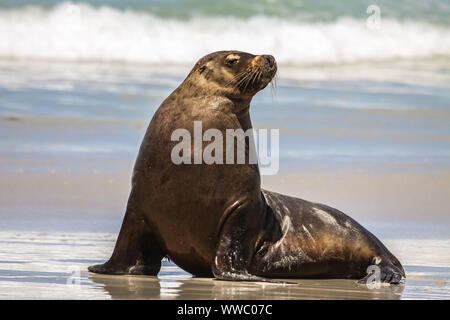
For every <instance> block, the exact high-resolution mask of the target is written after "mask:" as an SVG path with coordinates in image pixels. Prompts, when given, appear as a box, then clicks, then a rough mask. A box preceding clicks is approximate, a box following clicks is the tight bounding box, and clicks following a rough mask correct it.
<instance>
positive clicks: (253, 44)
mask: <svg viewBox="0 0 450 320" xmlns="http://www.w3.org/2000/svg"><path fill="white" fill-rule="evenodd" d="M0 39H1V40H0V58H3V59H35V60H61V61H100V62H123V63H148V64H192V63H193V61H196V60H197V59H198V58H200V57H201V56H203V55H205V54H207V53H209V52H212V51H216V50H224V49H236V50H242V51H248V52H252V53H270V54H273V55H274V56H275V57H276V58H277V60H278V62H279V63H281V64H293V65H302V64H320V63H354V62H361V61H383V60H392V59H417V58H432V57H436V56H446V57H447V56H450V28H448V27H443V26H437V25H431V24H427V23H423V22H412V21H409V22H408V21H402V22H401V21H396V20H389V19H382V20H381V24H380V28H379V29H375V30H374V29H370V28H368V27H367V26H366V21H365V20H357V19H354V18H340V19H338V20H337V21H335V22H328V23H312V22H302V21H300V20H299V21H296V20H292V19H290V20H283V19H281V18H279V17H267V16H253V17H250V18H247V19H238V18H233V17H196V18H191V19H188V20H176V19H165V18H162V17H157V16H154V15H153V14H151V13H144V12H136V11H127V10H118V9H114V8H110V7H100V8H94V7H92V6H90V5H87V4H79V5H74V4H72V3H63V4H61V5H58V6H56V7H53V8H51V9H43V8H39V7H24V8H21V9H9V10H0Z"/></svg>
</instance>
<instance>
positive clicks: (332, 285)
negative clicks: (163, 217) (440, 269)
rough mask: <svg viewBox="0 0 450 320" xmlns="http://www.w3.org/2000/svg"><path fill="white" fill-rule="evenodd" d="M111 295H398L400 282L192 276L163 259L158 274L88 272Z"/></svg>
mask: <svg viewBox="0 0 450 320" xmlns="http://www.w3.org/2000/svg"><path fill="white" fill-rule="evenodd" d="M89 278H90V279H91V280H92V281H93V282H95V283H97V284H101V285H103V288H104V290H105V291H106V292H107V293H108V294H109V295H110V296H111V298H112V299H187V300H193V299H207V300H211V299H214V300H230V299H252V300H253V299H255V300H256V299H262V300H275V299H400V298H401V294H402V292H403V289H404V285H403V284H401V285H397V286H382V287H381V288H380V289H369V288H368V287H366V286H365V285H359V284H357V283H356V281H354V280H341V279H332V280H323V279H322V280H311V279H308V280H302V279H299V280H293V282H296V283H298V284H289V285H279V284H268V283H258V282H235V281H220V280H216V279H212V278H194V277H191V276H190V275H189V274H187V273H185V272H183V271H181V270H180V269H179V268H177V267H176V266H173V265H171V264H170V263H166V265H164V266H163V267H162V270H161V273H160V275H159V276H158V277H147V276H109V275H98V274H93V273H90V274H89Z"/></svg>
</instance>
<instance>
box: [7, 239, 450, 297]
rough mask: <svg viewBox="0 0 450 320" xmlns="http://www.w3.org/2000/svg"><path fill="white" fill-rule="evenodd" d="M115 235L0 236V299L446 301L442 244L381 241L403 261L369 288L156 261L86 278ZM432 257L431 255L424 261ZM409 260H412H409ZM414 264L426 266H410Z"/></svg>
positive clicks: (449, 290) (447, 271)
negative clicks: (234, 274) (278, 280)
mask: <svg viewBox="0 0 450 320" xmlns="http://www.w3.org/2000/svg"><path fill="white" fill-rule="evenodd" d="M115 237H116V235H115V234H111V233H62V232H19V231H17V232H12V231H9V232H5V231H2V232H0V243H1V247H2V250H1V251H0V299H188V300H194V299H225V300H228V299H255V300H257V299H449V298H450V283H449V280H450V267H449V266H448V265H447V262H448V261H449V258H450V240H427V241H424V240H420V241H418V240H385V244H386V245H387V246H388V247H390V248H391V249H393V251H394V252H395V253H396V254H397V256H398V257H399V259H400V260H401V261H403V263H404V265H405V269H406V273H407V280H406V282H405V283H404V284H401V285H396V286H389V285H384V286H381V287H380V288H378V289H376V288H375V289H370V288H368V287H367V286H365V285H360V284H357V283H356V281H355V280H340V279H330V280H302V279H299V280H293V281H294V282H296V283H297V284H289V285H278V284H265V283H257V282H234V281H219V280H214V279H211V278H193V277H191V275H189V274H188V273H186V272H184V271H183V270H181V269H180V268H178V267H177V266H175V265H174V264H172V263H170V262H168V261H164V262H163V267H162V269H161V271H160V273H159V275H158V277H148V276H110V275H98V274H92V273H89V272H88V271H87V269H86V268H87V266H89V265H91V264H95V263H100V262H102V261H104V259H106V258H107V257H109V254H110V252H111V250H112V248H113V245H114V241H115ZM431 253H432V255H431ZM411 257H413V258H411ZM419 261H423V262H427V264H428V265H427V266H420V265H412V264H414V263H417V262H419Z"/></svg>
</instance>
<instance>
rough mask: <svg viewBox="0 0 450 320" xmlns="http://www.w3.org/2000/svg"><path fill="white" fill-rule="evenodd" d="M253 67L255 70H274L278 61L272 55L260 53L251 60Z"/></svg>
mask: <svg viewBox="0 0 450 320" xmlns="http://www.w3.org/2000/svg"><path fill="white" fill-rule="evenodd" d="M251 67H252V69H253V70H254V71H258V70H261V69H262V70H264V71H273V70H274V69H275V70H276V68H277V63H276V61H275V58H274V57H273V56H271V55H260V56H256V57H255V58H253V60H252V62H251Z"/></svg>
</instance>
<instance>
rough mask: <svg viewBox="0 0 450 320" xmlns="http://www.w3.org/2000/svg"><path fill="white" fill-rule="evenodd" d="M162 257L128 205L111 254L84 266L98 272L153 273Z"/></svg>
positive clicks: (151, 237) (154, 242) (150, 234)
mask: <svg viewBox="0 0 450 320" xmlns="http://www.w3.org/2000/svg"><path fill="white" fill-rule="evenodd" d="M163 257H164V254H163V252H162V250H161V249H160V248H159V246H158V244H157V242H156V241H155V240H154V237H153V235H152V233H151V231H150V230H149V228H148V226H147V225H146V223H145V221H144V220H142V219H139V218H138V216H137V214H136V213H135V212H134V211H133V210H132V209H131V208H130V206H128V208H127V212H126V214H125V218H124V219H123V223H122V227H121V229H120V233H119V237H118V238H117V242H116V246H115V248H114V252H113V254H112V256H111V258H110V259H109V260H108V261H107V262H105V263H104V264H99V265H94V266H90V267H88V270H89V271H90V272H95V273H102V274H117V275H120V274H132V275H152V276H156V275H157V274H158V272H159V270H160V268H161V259H162V258H163Z"/></svg>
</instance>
